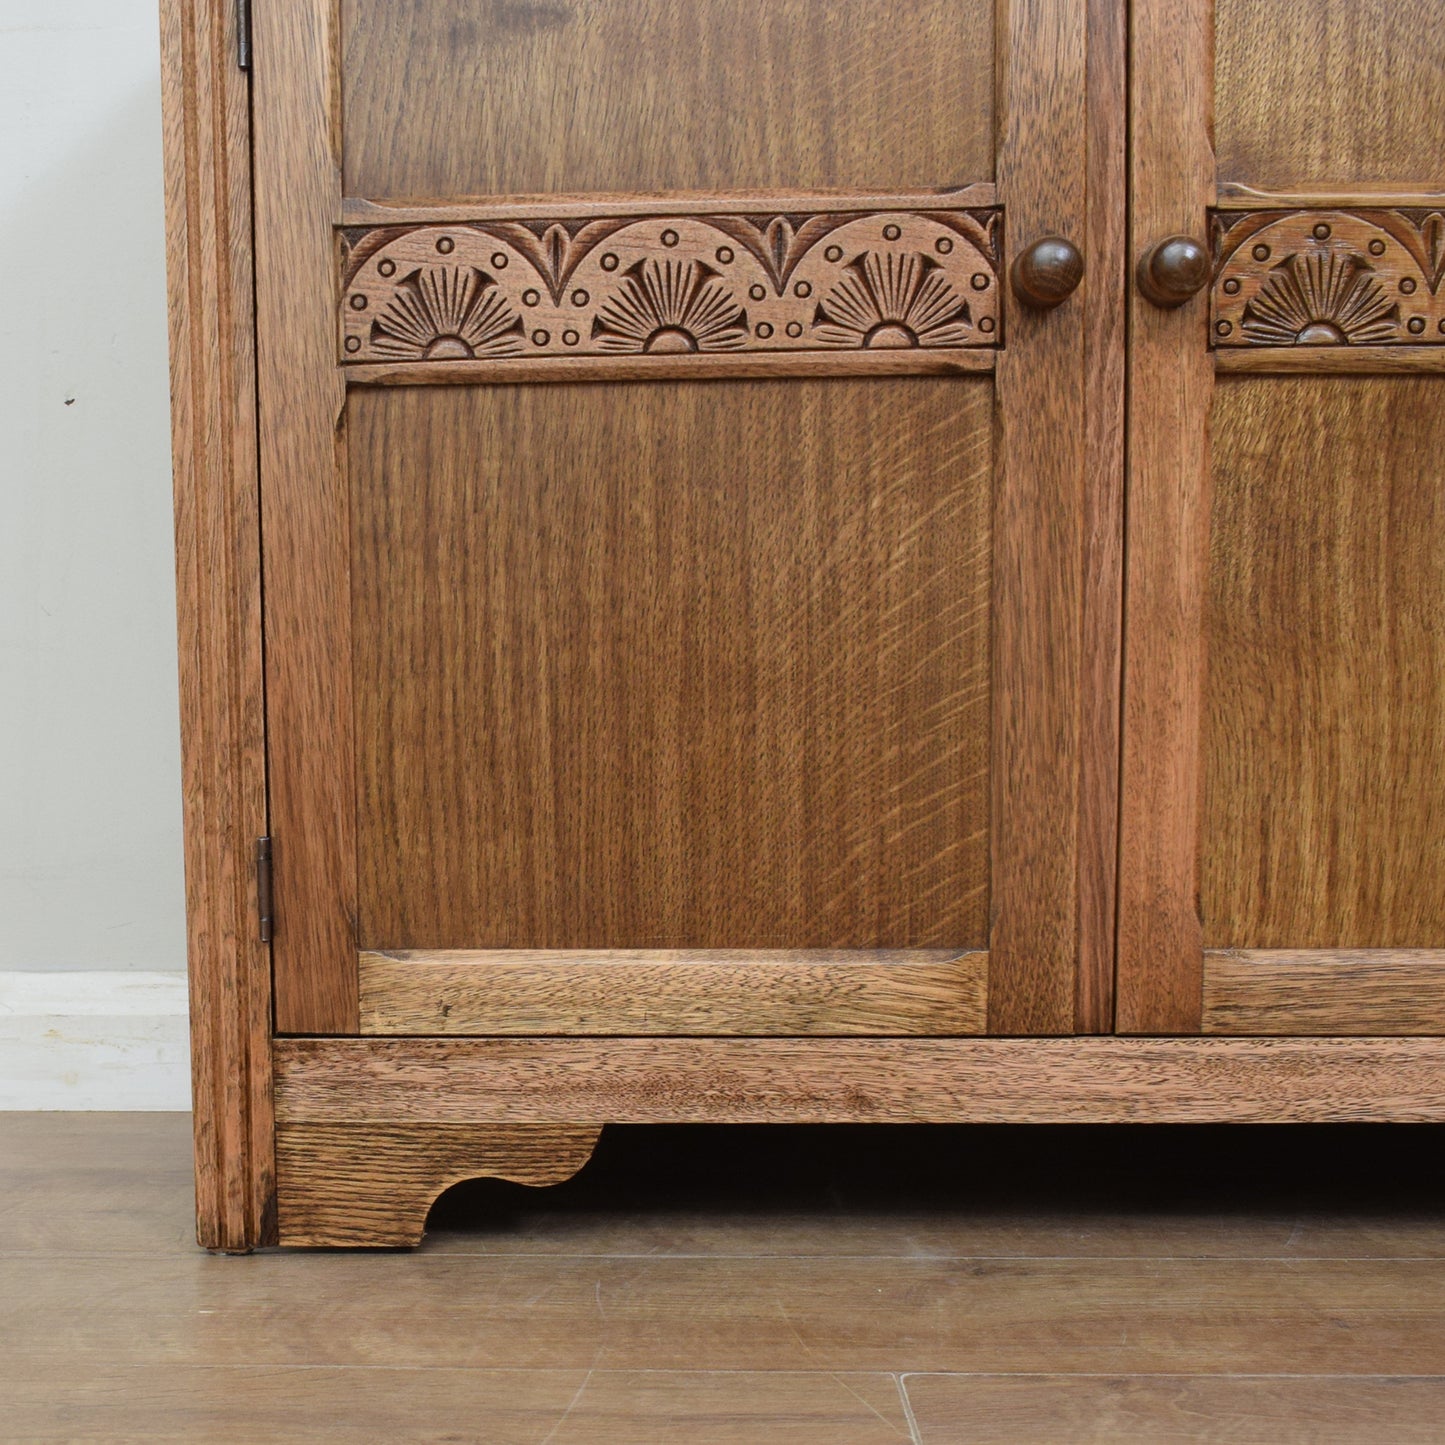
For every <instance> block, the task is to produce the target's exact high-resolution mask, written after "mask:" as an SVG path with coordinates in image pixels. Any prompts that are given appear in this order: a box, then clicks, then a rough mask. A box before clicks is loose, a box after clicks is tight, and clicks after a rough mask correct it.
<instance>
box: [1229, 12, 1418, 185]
mask: <svg viewBox="0 0 1445 1445" xmlns="http://www.w3.org/2000/svg"><path fill="white" fill-rule="evenodd" d="M1216 9H1217V15H1216V21H1215V38H1214V48H1215V56H1216V59H1215V69H1216V76H1217V80H1216V87H1217V89H1216V99H1215V135H1216V144H1217V146H1218V150H1219V174H1220V176H1221V177H1222V178H1225V179H1227V180H1231V181H1243V182H1248V183H1250V184H1252V185H1255V186H1278V187H1281V188H1283V187H1292V186H1300V185H1302V184H1305V183H1312V184H1316V185H1329V186H1339V185H1341V183H1348V182H1370V183H1375V184H1380V183H1385V184H1394V185H1396V186H1398V187H1399V188H1400V189H1402V190H1407V189H1411V188H1414V189H1420V190H1424V189H1429V188H1433V189H1436V190H1439V189H1440V188H1441V186H1442V183H1445V89H1442V87H1441V85H1440V76H1441V73H1442V71H1445V33H1442V31H1441V28H1440V26H1439V24H1438V20H1439V14H1438V11H1437V9H1436V7H1435V6H1434V4H1432V3H1431V0H1216Z"/></svg>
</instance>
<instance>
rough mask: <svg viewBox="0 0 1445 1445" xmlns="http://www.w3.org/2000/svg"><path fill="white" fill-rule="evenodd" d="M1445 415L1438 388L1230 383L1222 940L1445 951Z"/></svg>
mask: <svg viewBox="0 0 1445 1445" xmlns="http://www.w3.org/2000/svg"><path fill="white" fill-rule="evenodd" d="M1442 401H1445V383H1442V382H1441V381H1440V380H1439V379H1437V378H1433V377H1415V378H1411V377H1393V378H1379V379H1376V378H1364V377H1313V378H1311V377H1280V378H1273V379H1263V378H1258V379H1256V378H1242V377H1241V378H1236V379H1231V380H1230V381H1228V382H1227V383H1221V385H1220V388H1219V392H1218V397H1217V400H1216V405H1215V420H1214V441H1215V506H1214V515H1213V521H1212V525H1211V542H1210V562H1209V605H1208V624H1207V625H1208V632H1209V654H1210V662H1209V682H1208V688H1207V692H1206V714H1205V726H1204V733H1203V757H1204V769H1205V775H1204V784H1205V785H1204V813H1203V832H1202V840H1201V848H1202V853H1203V874H1202V901H1203V917H1204V941H1205V943H1206V945H1207V946H1209V947H1213V948H1438V947H1441V946H1442V945H1445V890H1442V889H1441V886H1440V881H1441V879H1442V878H1445V822H1442V820H1445V629H1442V627H1441V602H1440V599H1441V597H1442V596H1445V500H1442V498H1445V485H1442V484H1445V407H1442Z"/></svg>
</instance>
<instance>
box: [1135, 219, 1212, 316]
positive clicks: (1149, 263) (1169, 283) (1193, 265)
mask: <svg viewBox="0 0 1445 1445" xmlns="http://www.w3.org/2000/svg"><path fill="white" fill-rule="evenodd" d="M1209 269H1210V268H1209V253H1208V252H1207V251H1206V250H1205V249H1204V247H1203V246H1201V245H1200V244H1199V242H1198V241H1196V240H1195V239H1194V238H1193V237H1192V236H1169V237H1166V238H1165V239H1164V240H1162V241H1160V242H1159V243H1158V244H1157V245H1154V246H1151V247H1150V248H1149V249H1148V250H1147V251H1145V252H1144V254H1143V255H1142V256H1141V257H1140V258H1139V289H1140V290H1141V291H1142V292H1143V293H1144V295H1145V296H1146V297H1147V298H1148V299H1149V300H1150V301H1152V302H1153V303H1154V304H1155V305H1156V306H1163V307H1166V308H1171V307H1174V306H1183V305H1184V303H1185V302H1186V301H1187V300H1189V298H1190V297H1191V296H1193V295H1194V294H1195V293H1196V292H1197V291H1199V290H1201V289H1202V288H1203V287H1204V285H1205V283H1206V282H1207V281H1208V280H1209Z"/></svg>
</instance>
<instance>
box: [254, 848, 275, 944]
mask: <svg viewBox="0 0 1445 1445" xmlns="http://www.w3.org/2000/svg"><path fill="white" fill-rule="evenodd" d="M256 921H257V923H258V924H259V925H260V929H261V942H262V943H270V942H271V840H270V838H257V839H256Z"/></svg>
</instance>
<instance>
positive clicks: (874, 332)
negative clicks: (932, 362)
mask: <svg viewBox="0 0 1445 1445" xmlns="http://www.w3.org/2000/svg"><path fill="white" fill-rule="evenodd" d="M843 271H844V275H843V278H842V280H840V281H839V282H838V283H837V284H836V285H835V286H834V287H833V289H832V290H831V291H829V293H828V295H827V297H826V298H825V299H824V300H823V301H822V302H821V303H820V304H819V306H818V309H817V311H816V312H815V313H814V316H813V326H814V331H815V334H816V336H817V337H818V339H819V340H820V341H821V342H823V343H824V345H826V346H851V347H905V346H966V345H967V344H968V341H969V332H970V331H972V330H973V318H972V317H971V316H970V314H969V309H968V302H967V301H966V300H964V298H963V297H962V296H960V295H959V294H958V292H957V291H955V290H954V288H953V286H952V285H951V284H950V283H949V280H948V278H947V277H946V276H945V275H944V274H943V270H942V268H941V267H940V266H939V264H938V263H937V262H936V261H935V260H933V258H932V257H930V256H923V255H919V254H918V253H917V252H911V253H907V254H899V253H896V252H885V253H883V254H882V255H880V254H878V253H877V252H875V251H865V252H864V253H863V255H861V256H859V257H857V258H856V259H855V260H853V261H850V262H849V263H848V264H847V265H846V266H845V267H844V268H843Z"/></svg>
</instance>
